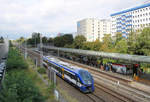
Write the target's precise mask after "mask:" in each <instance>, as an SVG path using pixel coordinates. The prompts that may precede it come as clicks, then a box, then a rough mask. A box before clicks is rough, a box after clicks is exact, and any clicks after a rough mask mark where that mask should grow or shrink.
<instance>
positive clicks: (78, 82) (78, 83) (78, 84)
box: [76, 76, 81, 87]
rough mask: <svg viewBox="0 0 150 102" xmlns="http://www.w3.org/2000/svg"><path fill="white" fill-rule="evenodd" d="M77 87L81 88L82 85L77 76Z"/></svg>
mask: <svg viewBox="0 0 150 102" xmlns="http://www.w3.org/2000/svg"><path fill="white" fill-rule="evenodd" d="M76 79H77V80H76V85H77V86H78V87H80V86H81V83H80V79H79V78H78V77H77V76H76Z"/></svg>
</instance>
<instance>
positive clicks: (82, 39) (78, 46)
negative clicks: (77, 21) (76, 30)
mask: <svg viewBox="0 0 150 102" xmlns="http://www.w3.org/2000/svg"><path fill="white" fill-rule="evenodd" d="M84 42H86V38H85V37H84V36H83V35H78V36H76V37H75V39H74V43H73V45H74V48H76V49H81V48H82V46H83V43H84Z"/></svg>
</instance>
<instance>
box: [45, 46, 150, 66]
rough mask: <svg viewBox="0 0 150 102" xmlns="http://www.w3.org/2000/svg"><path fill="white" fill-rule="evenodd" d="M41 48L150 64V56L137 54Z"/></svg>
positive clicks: (50, 47) (51, 47)
mask: <svg viewBox="0 0 150 102" xmlns="http://www.w3.org/2000/svg"><path fill="white" fill-rule="evenodd" d="M43 48H46V49H51V50H58V51H64V52H70V53H78V54H82V55H88V56H89V55H91V56H99V57H104V58H111V59H118V60H119V59H120V60H125V61H130V62H137V63H149V64H150V56H139V55H129V54H120V53H107V52H100V51H90V50H80V49H72V48H61V47H53V46H43Z"/></svg>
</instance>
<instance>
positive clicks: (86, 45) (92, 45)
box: [82, 39, 101, 51]
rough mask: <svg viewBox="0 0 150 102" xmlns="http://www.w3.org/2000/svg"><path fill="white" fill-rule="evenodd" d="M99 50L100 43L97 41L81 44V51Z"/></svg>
mask: <svg viewBox="0 0 150 102" xmlns="http://www.w3.org/2000/svg"><path fill="white" fill-rule="evenodd" d="M100 48H101V42H100V41H99V40H98V39H97V40H96V41H94V42H85V43H83V46H82V49H84V50H93V51H99V50H100Z"/></svg>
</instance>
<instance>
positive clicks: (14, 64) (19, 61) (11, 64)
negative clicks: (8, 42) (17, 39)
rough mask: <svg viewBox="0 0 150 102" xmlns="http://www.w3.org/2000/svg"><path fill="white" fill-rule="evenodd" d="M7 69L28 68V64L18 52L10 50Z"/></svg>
mask: <svg viewBox="0 0 150 102" xmlns="http://www.w3.org/2000/svg"><path fill="white" fill-rule="evenodd" d="M6 66H7V69H9V70H10V69H16V68H27V67H28V64H27V63H26V62H25V60H24V59H23V57H22V56H21V54H20V53H19V51H18V50H16V49H14V48H10V50H9V53H8V59H7V62H6Z"/></svg>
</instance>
